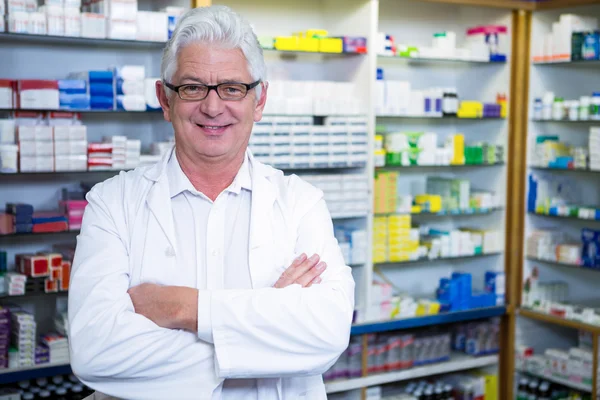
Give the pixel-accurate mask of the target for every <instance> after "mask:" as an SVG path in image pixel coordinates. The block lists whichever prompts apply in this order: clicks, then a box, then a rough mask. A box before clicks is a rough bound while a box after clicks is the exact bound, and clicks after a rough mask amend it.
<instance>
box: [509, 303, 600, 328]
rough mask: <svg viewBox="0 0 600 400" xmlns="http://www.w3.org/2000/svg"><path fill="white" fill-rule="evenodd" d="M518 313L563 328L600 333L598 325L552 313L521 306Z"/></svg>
mask: <svg viewBox="0 0 600 400" xmlns="http://www.w3.org/2000/svg"><path fill="white" fill-rule="evenodd" d="M519 315H521V316H523V317H525V318H529V319H535V320H537V321H541V322H546V323H549V324H552V325H558V326H564V327H565V328H571V329H578V330H581V331H586V332H591V333H595V334H600V326H596V325H590V324H586V323H583V322H579V321H573V320H570V319H564V318H559V317H554V316H552V315H548V314H543V313H541V312H537V311H532V310H528V309H525V308H521V309H520V310H519Z"/></svg>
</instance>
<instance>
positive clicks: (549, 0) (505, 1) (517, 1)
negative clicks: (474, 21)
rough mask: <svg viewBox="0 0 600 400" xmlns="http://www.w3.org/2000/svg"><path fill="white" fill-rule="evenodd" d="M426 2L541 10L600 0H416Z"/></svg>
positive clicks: (574, 5)
mask: <svg viewBox="0 0 600 400" xmlns="http://www.w3.org/2000/svg"><path fill="white" fill-rule="evenodd" d="M416 1H421V2H428V3H443V4H455V5H461V6H475V7H491V8H504V9H509V10H524V11H543V10H555V9H560V8H572V7H579V6H587V5H591V4H600V0H545V1H539V2H534V1H522V0H416Z"/></svg>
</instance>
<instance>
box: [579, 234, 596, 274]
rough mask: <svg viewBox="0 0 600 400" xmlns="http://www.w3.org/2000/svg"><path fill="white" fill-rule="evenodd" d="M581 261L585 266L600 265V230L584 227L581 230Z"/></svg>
mask: <svg viewBox="0 0 600 400" xmlns="http://www.w3.org/2000/svg"><path fill="white" fill-rule="evenodd" d="M581 241H582V243H583V244H582V246H581V261H582V262H583V265H584V266H585V267H590V268H594V267H595V266H597V265H600V232H598V231H596V230H594V229H590V228H583V229H582V230H581Z"/></svg>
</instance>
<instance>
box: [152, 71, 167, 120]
mask: <svg viewBox="0 0 600 400" xmlns="http://www.w3.org/2000/svg"><path fill="white" fill-rule="evenodd" d="M154 86H155V88H156V97H157V98H158V102H159V103H160V106H161V107H162V109H163V117H164V118H165V121H168V122H171V105H170V104H169V96H167V93H166V92H165V89H166V88H165V86H164V85H163V82H162V81H160V80H158V81H156V83H155V85H154Z"/></svg>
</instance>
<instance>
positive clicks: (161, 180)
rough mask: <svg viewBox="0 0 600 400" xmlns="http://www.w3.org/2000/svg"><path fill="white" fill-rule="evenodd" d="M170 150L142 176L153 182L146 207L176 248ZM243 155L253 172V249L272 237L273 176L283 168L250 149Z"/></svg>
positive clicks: (251, 213)
mask: <svg viewBox="0 0 600 400" xmlns="http://www.w3.org/2000/svg"><path fill="white" fill-rule="evenodd" d="M173 150H174V147H173V148H171V150H170V151H168V152H165V154H164V155H163V157H162V159H161V160H160V161H159V162H158V163H156V164H155V165H154V166H152V167H150V168H149V169H148V170H147V171H146V172H145V173H144V177H146V178H147V179H149V180H150V181H153V182H154V184H153V185H152V187H151V188H150V191H149V192H148V197H147V199H146V202H147V204H148V207H149V209H150V211H151V212H152V214H153V215H154V217H155V218H156V220H157V221H158V223H159V225H160V226H161V228H162V230H163V232H164V234H165V236H166V237H167V238H168V240H169V243H170V245H171V247H172V248H173V250H175V249H177V243H176V241H175V237H176V236H175V226H174V221H173V211H172V208H171V197H170V188H169V182H168V174H167V165H168V162H169V159H170V158H171V155H172V153H173ZM246 156H247V158H248V161H249V167H250V171H251V175H252V207H251V211H250V243H249V245H250V250H252V249H256V248H257V247H260V246H262V245H265V244H268V243H272V241H273V230H272V226H271V219H272V217H271V216H272V212H273V204H274V203H275V201H276V199H277V191H276V187H275V183H274V182H273V178H274V176H275V175H277V174H282V172H281V171H279V170H276V169H275V168H273V167H270V166H268V165H265V164H263V163H261V162H260V161H258V160H256V159H255V158H254V156H253V154H252V152H251V151H250V150H249V149H248V150H246ZM252 264H253V263H251V271H250V272H251V275H252V280H253V281H255V279H257V278H258V277H257V276H256V271H254V268H253V266H252Z"/></svg>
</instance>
